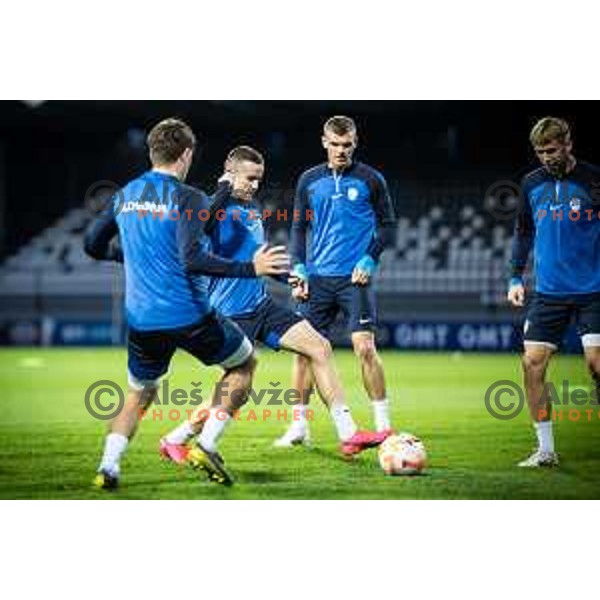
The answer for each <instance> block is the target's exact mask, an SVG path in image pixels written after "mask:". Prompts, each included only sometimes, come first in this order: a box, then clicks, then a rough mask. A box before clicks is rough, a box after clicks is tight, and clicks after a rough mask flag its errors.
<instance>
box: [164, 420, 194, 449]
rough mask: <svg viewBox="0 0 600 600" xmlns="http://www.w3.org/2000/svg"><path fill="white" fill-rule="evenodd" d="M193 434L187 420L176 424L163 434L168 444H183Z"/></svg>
mask: <svg viewBox="0 0 600 600" xmlns="http://www.w3.org/2000/svg"><path fill="white" fill-rule="evenodd" d="M192 435H194V430H193V428H192V424H191V423H190V422H189V421H185V422H183V423H182V424H181V425H178V426H177V427H175V429H173V431H171V432H169V433H168V434H167V435H166V436H165V440H166V441H167V442H169V444H185V443H186V442H187V441H188V440H189V439H190V438H191V437H192Z"/></svg>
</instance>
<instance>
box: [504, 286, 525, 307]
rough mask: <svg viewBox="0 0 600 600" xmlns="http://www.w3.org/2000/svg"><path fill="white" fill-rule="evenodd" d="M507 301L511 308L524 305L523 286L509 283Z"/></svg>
mask: <svg viewBox="0 0 600 600" xmlns="http://www.w3.org/2000/svg"><path fill="white" fill-rule="evenodd" d="M507 299H508V301H509V302H510V304H511V305H512V306H515V307H521V306H523V305H524V304H525V286H524V285H523V283H517V282H515V283H511V285H510V287H509V288H508V294H507Z"/></svg>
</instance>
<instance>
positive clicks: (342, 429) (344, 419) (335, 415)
mask: <svg viewBox="0 0 600 600" xmlns="http://www.w3.org/2000/svg"><path fill="white" fill-rule="evenodd" d="M330 414H331V418H332V419H333V423H334V424H335V428H336V431H337V434H338V437H339V438H340V440H341V441H342V442H344V441H346V440H347V439H349V438H351V437H352V436H353V435H354V434H355V433H356V423H354V419H353V418H352V414H351V413H350V409H349V408H348V407H347V406H346V405H345V404H334V405H333V406H332V407H331V411H330Z"/></svg>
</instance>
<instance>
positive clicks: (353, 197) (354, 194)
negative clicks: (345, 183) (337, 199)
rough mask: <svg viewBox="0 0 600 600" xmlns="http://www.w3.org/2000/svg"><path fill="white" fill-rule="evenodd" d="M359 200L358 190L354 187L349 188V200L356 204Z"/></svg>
mask: <svg viewBox="0 0 600 600" xmlns="http://www.w3.org/2000/svg"><path fill="white" fill-rule="evenodd" d="M357 198H358V190H357V189H356V188H354V187H351V188H348V200H350V201H352V202H354V200H356V199H357Z"/></svg>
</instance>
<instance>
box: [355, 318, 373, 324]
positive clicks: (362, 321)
mask: <svg viewBox="0 0 600 600" xmlns="http://www.w3.org/2000/svg"><path fill="white" fill-rule="evenodd" d="M358 322H359V323H360V324H361V325H366V324H367V323H370V322H371V319H359V320H358Z"/></svg>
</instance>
